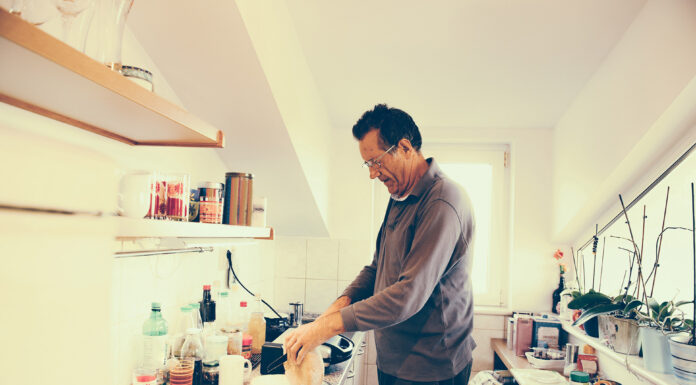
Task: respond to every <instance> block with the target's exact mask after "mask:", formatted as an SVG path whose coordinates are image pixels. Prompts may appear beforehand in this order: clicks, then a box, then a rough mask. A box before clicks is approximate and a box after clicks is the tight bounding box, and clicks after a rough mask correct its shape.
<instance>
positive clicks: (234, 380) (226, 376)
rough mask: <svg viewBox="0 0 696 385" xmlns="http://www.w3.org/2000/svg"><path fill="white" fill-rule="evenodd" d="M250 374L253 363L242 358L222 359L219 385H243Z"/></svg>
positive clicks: (224, 357)
mask: <svg viewBox="0 0 696 385" xmlns="http://www.w3.org/2000/svg"><path fill="white" fill-rule="evenodd" d="M250 374H251V362H249V360H247V359H244V358H243V357H242V356H222V357H220V382H219V385H243V384H244V382H245V380H246V378H248V376H249V375H250ZM172 385H174V383H172Z"/></svg>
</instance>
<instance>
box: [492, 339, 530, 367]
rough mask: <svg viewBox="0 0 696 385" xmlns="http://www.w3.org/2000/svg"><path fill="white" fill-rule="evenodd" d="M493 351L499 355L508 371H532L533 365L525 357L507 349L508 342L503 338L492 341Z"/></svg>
mask: <svg viewBox="0 0 696 385" xmlns="http://www.w3.org/2000/svg"><path fill="white" fill-rule="evenodd" d="M491 349H493V351H494V352H495V354H497V355H498V357H499V358H500V360H501V361H502V362H503V364H504V365H505V366H506V367H507V368H508V369H513V368H517V369H530V368H532V364H530V363H529V361H527V359H526V358H525V357H518V356H516V355H515V352H513V351H512V350H510V349H508V348H507V341H505V340H504V339H502V338H492V339H491Z"/></svg>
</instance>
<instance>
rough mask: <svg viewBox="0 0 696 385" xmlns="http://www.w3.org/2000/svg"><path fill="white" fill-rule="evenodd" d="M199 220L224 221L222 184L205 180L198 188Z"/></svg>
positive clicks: (204, 221)
mask: <svg viewBox="0 0 696 385" xmlns="http://www.w3.org/2000/svg"><path fill="white" fill-rule="evenodd" d="M198 202H199V203H198V210H199V212H200V216H199V221H200V222H202V223H216V224H220V223H222V184H221V183H213V182H205V183H203V184H202V185H201V186H200V187H199V188H198Z"/></svg>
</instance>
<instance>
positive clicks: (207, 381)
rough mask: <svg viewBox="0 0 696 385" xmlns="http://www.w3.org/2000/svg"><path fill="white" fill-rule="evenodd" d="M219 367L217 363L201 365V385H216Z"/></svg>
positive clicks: (218, 377)
mask: <svg viewBox="0 0 696 385" xmlns="http://www.w3.org/2000/svg"><path fill="white" fill-rule="evenodd" d="M219 379H220V366H219V364H218V362H217V361H213V362H204V363H203V380H202V381H201V385H218V381H219Z"/></svg>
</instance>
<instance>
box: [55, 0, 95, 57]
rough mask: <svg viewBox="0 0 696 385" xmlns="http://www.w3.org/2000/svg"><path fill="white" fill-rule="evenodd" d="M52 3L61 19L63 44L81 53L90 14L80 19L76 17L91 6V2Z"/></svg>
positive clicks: (88, 0) (91, 0) (81, 0)
mask: <svg viewBox="0 0 696 385" xmlns="http://www.w3.org/2000/svg"><path fill="white" fill-rule="evenodd" d="M53 2H54V4H55V6H56V8H57V9H58V11H59V12H60V14H61V17H62V19H63V42H64V43H66V44H69V45H70V46H72V47H73V48H75V49H77V50H79V51H81V52H82V51H84V49H85V46H84V45H85V36H86V33H87V27H88V25H89V22H90V21H91V15H92V12H88V14H86V15H82V16H83V17H82V18H78V16H80V15H81V14H82V13H83V12H84V11H85V10H86V9H87V8H89V7H90V6H91V5H92V4H93V0H53ZM87 19H89V20H87Z"/></svg>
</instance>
